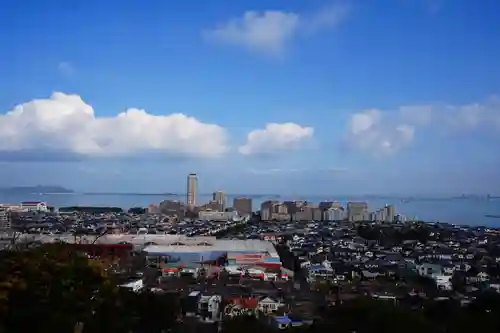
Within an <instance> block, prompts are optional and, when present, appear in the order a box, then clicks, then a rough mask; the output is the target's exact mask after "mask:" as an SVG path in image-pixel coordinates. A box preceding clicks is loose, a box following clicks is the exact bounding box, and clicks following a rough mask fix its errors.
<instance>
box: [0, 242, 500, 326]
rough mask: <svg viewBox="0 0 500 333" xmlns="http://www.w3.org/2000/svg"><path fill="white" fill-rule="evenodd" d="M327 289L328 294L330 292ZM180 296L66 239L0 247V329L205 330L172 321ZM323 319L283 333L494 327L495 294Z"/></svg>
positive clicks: (499, 316)
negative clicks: (126, 280) (138, 282)
mask: <svg viewBox="0 0 500 333" xmlns="http://www.w3.org/2000/svg"><path fill="white" fill-rule="evenodd" d="M325 287H328V288H327V289H325V290H324V292H325V293H335V291H334V290H333V289H332V288H331V287H332V286H328V285H325ZM180 308H181V304H180V302H179V301H178V299H177V297H175V296H170V295H169V294H154V293H150V292H143V293H133V292H130V291H127V290H124V289H120V288H116V287H115V286H114V285H113V284H112V283H111V282H110V279H109V278H108V276H106V274H105V270H104V269H103V266H102V264H100V263H98V262H96V261H94V260H91V259H88V258H87V257H85V256H82V255H79V254H78V253H75V252H73V251H71V250H70V248H69V247H68V245H65V244H51V245H43V246H40V247H36V248H27V249H24V250H17V251H2V252H0V332H23V331H26V332H28V331H31V332H34V331H36V332H57V333H64V332H71V333H73V332H75V331H78V332H79V333H129V332H133V333H160V332H167V331H169V332H197V331H204V332H208V331H209V329H208V328H209V327H208V326H203V327H202V328H200V327H199V326H196V325H194V326H193V327H191V328H190V326H189V325H188V324H187V323H185V324H183V325H177V320H176V319H177V314H178V313H179V312H180ZM317 315H318V317H320V318H321V320H319V321H316V322H315V323H314V325H312V326H311V327H308V328H304V327H301V328H291V329H288V330H285V331H288V332H291V331H293V332H299V331H300V332H305V331H308V332H311V333H323V332H325V333H326V332H339V333H344V332H345V333H347V332H349V333H350V332H353V331H355V332H357V333H364V332H370V333H372V332H387V333H392V332H398V333H399V332H403V331H404V332H409V333H412V332H418V333H420V332H429V333H435V332H436V333H437V332H447V333H461V332H470V331H471V330H476V331H484V332H494V331H496V330H497V328H498V327H500V295H499V294H495V293H483V294H479V295H478V296H477V298H476V299H475V300H474V301H473V302H472V303H471V304H470V305H469V306H465V307H464V306H461V304H460V302H459V301H455V300H453V299H450V300H444V301H433V300H430V299H428V300H426V301H423V302H422V303H421V306H418V307H414V306H413V305H412V306H409V305H408V304H405V303H404V302H402V303H401V304H399V305H395V304H393V303H392V302H388V301H375V300H373V299H370V298H358V299H355V300H353V301H346V302H344V303H343V304H340V305H338V306H335V307H331V308H326V307H325V308H321V310H320V311H319V313H318V314H317ZM271 331H274V330H273V328H272V327H271V326H269V325H268V322H267V319H266V318H265V317H260V318H252V317H242V318H236V319H234V320H229V321H227V322H225V323H224V324H223V326H222V332H239V333H244V332H260V333H265V332H271Z"/></svg>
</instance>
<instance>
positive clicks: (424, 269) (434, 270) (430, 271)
mask: <svg viewBox="0 0 500 333" xmlns="http://www.w3.org/2000/svg"><path fill="white" fill-rule="evenodd" d="M417 272H418V274H419V275H420V276H426V277H432V276H434V275H441V274H442V273H443V267H442V266H441V265H438V264H429V263H423V264H421V265H417Z"/></svg>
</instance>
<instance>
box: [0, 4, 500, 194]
mask: <svg viewBox="0 0 500 333" xmlns="http://www.w3.org/2000/svg"><path fill="white" fill-rule="evenodd" d="M144 3H145V2H144V1H136V0H130V1H126V2H113V1H95V0H86V1H79V0H76V1H71V2H68V1H62V0H47V1H34V0H17V1H13V0H3V1H2V6H3V9H2V12H1V13H0V40H1V41H2V42H1V44H0V54H1V59H2V60H1V61H0V165H1V167H0V182H1V183H2V184H5V185H34V184H58V185H63V186H67V187H71V188H73V189H75V190H84V191H137V192H141V191H144V192H155V191H158V192H166V191H172V192H182V191H184V187H185V177H186V175H187V174H188V173H189V172H196V173H198V174H199V175H200V187H201V188H200V190H201V191H202V192H209V191H212V190H214V189H217V188H222V189H225V190H226V191H228V192H231V193H282V194H299V193H302V194H303V193H307V194H312V193H316V194H325V195H326V194H328V195H335V194H339V195H346V194H367V193H377V194H406V195H408V194H437V193H439V194H456V193H488V192H490V193H495V192H498V189H499V188H500V173H499V172H498V170H499V167H500V154H499V152H500V43H499V42H498V41H499V40H500V21H499V20H498V17H497V15H496V13H498V12H499V11H500V2H498V1H496V0H482V1H469V0H453V1H452V0H386V1H380V0H351V1H349V0H346V1H331V0H308V1H304V0H266V1H264V0H252V1H249V0H240V1H227V0H226V1H222V0H205V1H194V0H186V1H178V2H176V1H174V2H172V1H160V0H151V1H149V2H148V4H147V5H144Z"/></svg>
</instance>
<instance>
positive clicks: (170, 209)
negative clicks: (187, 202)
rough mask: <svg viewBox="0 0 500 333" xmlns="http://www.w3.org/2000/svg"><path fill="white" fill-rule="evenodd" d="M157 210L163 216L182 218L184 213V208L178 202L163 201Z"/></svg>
mask: <svg viewBox="0 0 500 333" xmlns="http://www.w3.org/2000/svg"><path fill="white" fill-rule="evenodd" d="M158 210H159V211H160V212H161V213H163V214H165V215H169V216H177V217H184V215H185V213H186V207H185V206H184V204H183V203H182V202H180V201H178V200H163V201H162V202H160V205H159V207H158Z"/></svg>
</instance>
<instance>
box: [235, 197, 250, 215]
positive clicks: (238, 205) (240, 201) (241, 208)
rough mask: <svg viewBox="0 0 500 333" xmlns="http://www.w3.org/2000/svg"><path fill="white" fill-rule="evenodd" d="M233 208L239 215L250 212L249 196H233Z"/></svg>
mask: <svg viewBox="0 0 500 333" xmlns="http://www.w3.org/2000/svg"><path fill="white" fill-rule="evenodd" d="M233 208H234V209H235V210H236V211H237V212H238V214H239V215H240V216H245V215H250V214H252V211H253V209H252V199H250V198H234V200H233Z"/></svg>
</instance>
